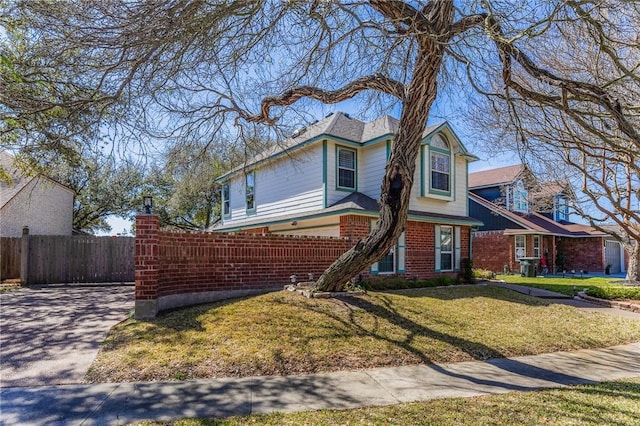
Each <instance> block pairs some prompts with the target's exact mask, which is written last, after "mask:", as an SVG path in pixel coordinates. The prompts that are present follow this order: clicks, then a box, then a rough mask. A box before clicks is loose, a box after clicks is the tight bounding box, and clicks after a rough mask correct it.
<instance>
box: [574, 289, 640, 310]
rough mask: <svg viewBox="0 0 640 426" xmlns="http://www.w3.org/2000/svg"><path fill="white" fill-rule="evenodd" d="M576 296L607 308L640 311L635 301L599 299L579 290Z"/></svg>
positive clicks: (639, 306)
mask: <svg viewBox="0 0 640 426" xmlns="http://www.w3.org/2000/svg"><path fill="white" fill-rule="evenodd" d="M576 297H577V298H578V299H582V300H584V301H585V302H591V303H596V304H598V305H603V306H606V307H609V308H615V309H622V310H624V311H631V312H636V313H640V305H639V304H637V303H631V302H621V301H619V300H606V299H599V298H597V297H593V296H587V294H586V293H585V292H584V291H581V292H580V293H578V295H577V296H576Z"/></svg>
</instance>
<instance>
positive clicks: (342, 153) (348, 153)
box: [336, 147, 356, 190]
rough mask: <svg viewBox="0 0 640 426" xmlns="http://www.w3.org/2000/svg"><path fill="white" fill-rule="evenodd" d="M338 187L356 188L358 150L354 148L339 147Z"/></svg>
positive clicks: (337, 154)
mask: <svg viewBox="0 0 640 426" xmlns="http://www.w3.org/2000/svg"><path fill="white" fill-rule="evenodd" d="M336 156H337V157H338V159H337V161H338V188H340V189H352V190H355V189H356V152H355V151H354V150H352V149H347V148H340V147H338V148H337V153H336Z"/></svg>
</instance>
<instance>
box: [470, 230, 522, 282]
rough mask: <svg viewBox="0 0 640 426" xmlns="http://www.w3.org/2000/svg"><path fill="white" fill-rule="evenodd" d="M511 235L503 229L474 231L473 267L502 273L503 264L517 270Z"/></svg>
mask: <svg viewBox="0 0 640 426" xmlns="http://www.w3.org/2000/svg"><path fill="white" fill-rule="evenodd" d="M513 244H514V243H513V237H511V236H509V235H504V233H503V231H476V232H474V233H473V242H472V245H473V253H472V255H473V256H472V257H473V267H474V268H480V269H487V270H489V271H493V272H499V273H502V271H503V269H504V265H505V264H506V265H508V266H509V269H510V270H512V271H515V270H519V268H520V264H519V263H516V262H515V258H514V252H515V248H514V246H513Z"/></svg>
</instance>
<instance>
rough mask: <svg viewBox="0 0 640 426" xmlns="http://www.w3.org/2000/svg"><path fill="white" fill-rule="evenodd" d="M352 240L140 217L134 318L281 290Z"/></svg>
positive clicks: (326, 261)
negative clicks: (172, 224) (203, 229)
mask: <svg viewBox="0 0 640 426" xmlns="http://www.w3.org/2000/svg"><path fill="white" fill-rule="evenodd" d="M352 245H353V242H352V241H350V239H349V238H324V237H296V236H281V235H255V234H223V233H200V232H174V231H164V230H161V229H160V227H159V221H158V217H157V216H153V215H140V216H138V217H137V218H136V252H135V266H136V272H135V280H136V305H135V316H136V318H138V319H145V318H153V317H155V316H156V314H157V313H158V312H159V311H161V310H165V309H170V308H175V307H180V306H187V305H193V304H197V303H206V302H211V301H216V300H222V299H228V298H233V297H242V296H245V295H251V294H259V293H264V292H266V291H271V290H274V289H281V288H282V287H283V286H284V285H285V284H287V283H288V282H290V277H291V275H297V276H298V277H300V280H303V281H304V280H306V279H307V277H308V275H307V274H309V273H311V274H313V275H314V277H315V278H317V277H318V276H319V275H320V274H321V273H322V272H323V271H324V270H325V269H326V268H327V267H328V266H329V265H331V263H333V261H335V259H336V258H338V257H339V256H340V255H341V254H342V253H344V252H345V251H347V250H348V249H349V248H351V246H352Z"/></svg>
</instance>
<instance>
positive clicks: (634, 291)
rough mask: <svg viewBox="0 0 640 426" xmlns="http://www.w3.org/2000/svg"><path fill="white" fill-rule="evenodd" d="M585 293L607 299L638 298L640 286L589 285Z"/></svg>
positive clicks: (639, 296) (639, 297)
mask: <svg viewBox="0 0 640 426" xmlns="http://www.w3.org/2000/svg"><path fill="white" fill-rule="evenodd" d="M587 295H589V296H593V297H597V298H599V299H607V300H619V299H631V300H640V287H617V286H616V287H591V288H589V289H587Z"/></svg>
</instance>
